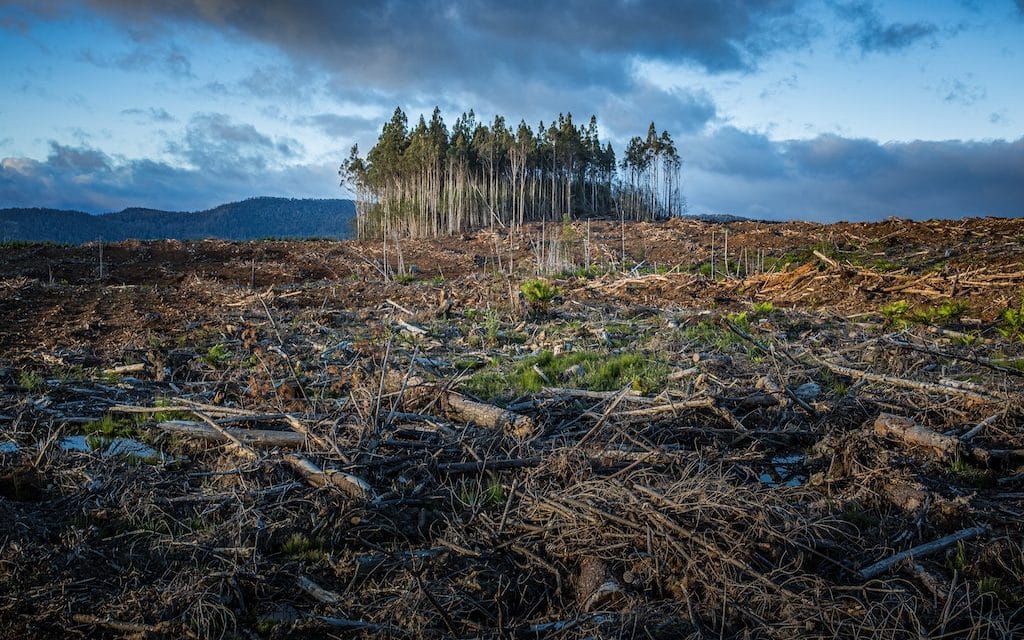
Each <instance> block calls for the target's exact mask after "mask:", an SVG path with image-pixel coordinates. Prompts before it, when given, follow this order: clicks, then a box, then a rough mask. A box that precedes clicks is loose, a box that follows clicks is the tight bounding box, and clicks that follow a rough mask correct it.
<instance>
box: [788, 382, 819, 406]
mask: <svg viewBox="0 0 1024 640" xmlns="http://www.w3.org/2000/svg"><path fill="white" fill-rule="evenodd" d="M793 393H794V394H796V397H798V398H800V399H801V400H803V401H804V402H807V401H808V400H814V399H815V398H817V397H818V396H820V395H821V385H820V384H818V383H817V382H805V383H803V384H802V385H800V386H799V387H797V388H796V389H794V390H793Z"/></svg>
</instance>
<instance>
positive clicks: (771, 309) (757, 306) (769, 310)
mask: <svg viewBox="0 0 1024 640" xmlns="http://www.w3.org/2000/svg"><path fill="white" fill-rule="evenodd" d="M775 311H776V309H775V305H774V304H772V303H771V302H755V303H754V305H753V307H752V308H751V313H753V314H754V316H755V317H760V316H770V315H771V314H773V313H775Z"/></svg>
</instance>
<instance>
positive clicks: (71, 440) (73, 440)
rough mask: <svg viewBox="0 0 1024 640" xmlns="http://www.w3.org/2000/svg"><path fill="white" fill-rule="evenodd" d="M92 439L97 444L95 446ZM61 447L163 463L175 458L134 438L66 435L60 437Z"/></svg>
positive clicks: (68, 449)
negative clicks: (94, 446)
mask: <svg viewBox="0 0 1024 640" xmlns="http://www.w3.org/2000/svg"><path fill="white" fill-rule="evenodd" d="M90 441H91V442H93V443H95V444H96V445H97V446H96V448H93V446H92V445H91V444H90ZM59 444H60V448H61V449H63V450H65V451H80V452H82V453H93V452H98V453H99V454H100V455H102V456H129V457H132V458H139V459H155V460H159V461H161V462H163V463H167V462H172V461H173V460H174V458H171V457H170V456H167V455H164V454H163V453H161V452H159V451H157V450H156V449H154V448H153V447H151V446H149V445H148V444H145V443H142V442H139V441H138V440H135V439H133V438H121V437H117V438H90V437H89V436H66V437H64V438H61V439H60V443H59Z"/></svg>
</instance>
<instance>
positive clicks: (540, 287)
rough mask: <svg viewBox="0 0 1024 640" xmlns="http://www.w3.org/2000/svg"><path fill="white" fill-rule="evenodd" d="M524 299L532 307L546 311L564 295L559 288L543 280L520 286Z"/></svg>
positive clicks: (530, 281) (533, 280)
mask: <svg viewBox="0 0 1024 640" xmlns="http://www.w3.org/2000/svg"><path fill="white" fill-rule="evenodd" d="M519 290H520V291H521V292H522V293H523V297H524V298H525V299H526V302H528V303H529V304H530V305H531V306H534V307H537V308H539V309H542V310H545V309H547V308H548V305H549V304H551V302H552V301H553V300H554V299H555V298H557V297H558V296H560V295H561V294H562V292H561V291H559V290H558V287H556V286H555V285H553V284H551V283H550V282H548V281H547V280H545V279H543V278H534V279H532V280H527V281H525V282H523V283H522V284H521V285H519Z"/></svg>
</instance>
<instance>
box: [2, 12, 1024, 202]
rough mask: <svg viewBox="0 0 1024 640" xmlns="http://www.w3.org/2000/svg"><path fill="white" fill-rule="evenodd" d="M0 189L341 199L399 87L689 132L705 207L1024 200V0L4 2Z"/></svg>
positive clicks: (142, 198) (448, 106)
mask: <svg viewBox="0 0 1024 640" xmlns="http://www.w3.org/2000/svg"><path fill="white" fill-rule="evenodd" d="M0 69H2V73H0V123H2V124H0V207H4V206H51V207H61V208H76V209H82V210H86V211H92V212H100V211H110V210H118V209H121V208H123V207H127V206H150V207H157V208H164V209H175V210H191V209H199V208H206V207H209V206H213V205H216V204H219V203H222V202H226V201H230V200H236V199H240V198H245V197H249V196H256V195H275V196H289V197H344V196H346V195H347V194H345V193H344V192H343V191H341V189H340V188H339V187H338V185H337V176H336V170H337V166H338V164H339V162H340V161H341V159H342V158H343V156H344V155H345V154H346V153H347V149H348V148H349V147H350V146H351V145H352V144H353V143H359V144H360V146H361V148H363V149H367V148H369V146H370V145H372V142H373V140H374V139H375V138H376V134H377V132H378V131H379V128H380V125H381V124H382V123H383V121H384V120H385V119H386V118H387V117H388V116H389V115H390V112H391V111H392V110H393V109H394V107H395V106H396V105H399V106H401V107H402V108H403V109H405V110H406V111H407V112H409V113H410V114H411V116H412V117H415V116H416V115H417V114H419V113H420V112H426V113H429V111H430V110H431V109H432V108H433V106H434V105H435V104H437V105H439V106H440V107H441V109H442V110H443V112H444V113H445V116H446V119H447V120H448V121H449V122H451V121H453V120H454V119H455V118H456V117H457V116H458V114H459V113H460V112H462V111H464V110H468V109H470V108H473V109H475V110H476V112H477V114H479V115H481V116H483V117H484V118H485V119H489V117H490V116H492V115H493V114H495V113H500V114H502V115H505V116H506V117H507V118H508V119H509V120H510V121H513V122H518V120H519V119H520V118H524V119H526V121H527V122H530V123H532V124H535V123H536V122H538V121H539V120H542V119H543V120H545V121H547V120H550V119H551V118H552V116H554V115H557V114H558V113H559V112H566V111H571V112H572V113H573V114H574V115H576V116H577V117H578V119H581V120H583V119H585V118H586V117H589V115H590V114H591V113H594V114H596V115H597V116H598V119H599V122H600V124H601V127H602V133H603V135H604V136H605V137H608V138H609V139H611V140H612V141H613V142H614V143H616V144H617V146H619V148H621V143H622V142H623V141H624V140H626V139H628V138H629V137H631V136H633V135H637V134H642V133H644V132H645V131H646V129H647V124H648V123H649V122H650V121H651V120H652V119H653V120H654V121H655V122H656V123H657V125H658V127H659V128H664V129H668V130H669V131H670V132H671V133H672V134H673V136H674V137H675V138H676V140H677V142H678V144H679V147H680V151H681V154H682V156H683V159H684V162H685V164H684V183H685V184H684V189H685V195H686V196H687V198H688V200H689V203H690V206H691V210H692V211H693V212H696V213H705V212H722V213H735V214H739V215H750V216H756V217H766V218H775V219H784V218H804V219H812V220H835V219H848V220H858V219H877V218H882V217H886V216H889V215H901V216H908V217H916V218H927V217H952V216H962V215H1003V216H1007V215H1024V0H989V1H982V0H933V1H932V2H928V3H922V2H901V1H891V2H882V1H877V2H872V1H869V0H817V1H811V0H807V1H801V0H762V1H760V2H741V1H739V0H723V1H720V2H703V1H702V2H698V1H689V2H688V1H669V0H660V1H657V0H651V1H645V0H618V1H616V0H589V1H588V0H563V1H561V2H557V3H550V2H518V3H506V2H498V1H494V0H466V1H464V2H429V1H424V2H401V1H390V2H380V3H377V2H361V3H348V2H329V1H323V2H315V1H314V2H303V3H294V2H285V1H277V2H258V1H255V0H253V1H246V2H243V1H240V0H239V1H231V0H178V1H177V2H166V1H158V0H134V1H127V0H126V1H117V0H96V1H93V2H79V3H73V2H46V1H36V2H20V3H19V2H7V1H5V0H0Z"/></svg>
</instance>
